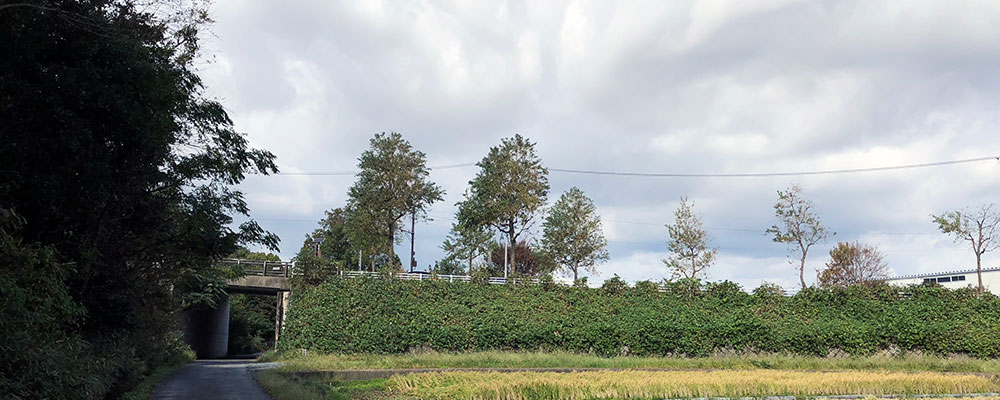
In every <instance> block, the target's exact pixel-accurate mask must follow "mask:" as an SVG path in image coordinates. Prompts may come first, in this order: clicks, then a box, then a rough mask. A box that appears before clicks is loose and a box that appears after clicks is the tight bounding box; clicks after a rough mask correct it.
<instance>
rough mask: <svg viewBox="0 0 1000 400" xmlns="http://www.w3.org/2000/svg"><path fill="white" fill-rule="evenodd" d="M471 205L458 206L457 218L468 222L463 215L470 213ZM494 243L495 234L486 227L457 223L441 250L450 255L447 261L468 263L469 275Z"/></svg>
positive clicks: (460, 204) (467, 203)
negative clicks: (477, 260) (478, 259)
mask: <svg viewBox="0 0 1000 400" xmlns="http://www.w3.org/2000/svg"><path fill="white" fill-rule="evenodd" d="M469 207H470V203H469V202H467V201H463V202H460V203H459V204H458V212H457V213H456V214H457V217H458V220H459V221H463V220H465V221H468V220H469V218H463V217H462V216H463V214H466V213H469V212H470V210H469ZM492 242H493V233H492V232H490V230H489V229H488V227H487V226H485V225H470V224H464V223H462V222H456V223H454V224H452V225H451V232H449V233H448V237H447V238H446V239H445V241H444V243H443V244H442V245H441V249H442V250H444V251H445V253H447V254H448V256H447V258H446V259H445V260H446V261H447V262H450V263H453V262H457V261H459V260H461V261H468V267H469V274H472V271H473V270H474V268H475V260H476V259H477V258H479V257H482V256H485V255H486V254H487V253H488V252H489V250H490V245H491V243H492Z"/></svg>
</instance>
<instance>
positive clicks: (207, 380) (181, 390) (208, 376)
mask: <svg viewBox="0 0 1000 400" xmlns="http://www.w3.org/2000/svg"><path fill="white" fill-rule="evenodd" d="M275 366H276V365H275V364H272V363H256V362H254V361H253V360H199V361H195V362H192V363H190V364H188V365H187V366H185V367H184V368H181V369H179V370H177V371H176V372H174V373H173V374H171V375H170V376H169V377H167V379H166V380H164V381H163V382H162V383H160V385H159V386H157V387H156V390H154V391H153V399H154V400H182V399H183V400H200V399H206V400H207V399H220V400H226V399H245V400H271V397H270V396H268V395H267V392H265V391H264V389H263V388H261V387H260V385H258V384H257V381H256V380H254V378H253V374H254V371H257V370H259V369H267V368H273V367H275Z"/></svg>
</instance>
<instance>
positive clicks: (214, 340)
mask: <svg viewBox="0 0 1000 400" xmlns="http://www.w3.org/2000/svg"><path fill="white" fill-rule="evenodd" d="M180 320H181V325H182V326H183V328H184V342H185V343H187V344H188V346H191V349H192V350H194V353H195V355H196V356H197V357H198V358H220V357H225V356H226V354H227V353H228V352H229V296H228V295H227V296H225V297H223V298H221V299H219V301H218V302H217V303H216V306H215V308H192V309H190V310H186V311H184V312H182V313H181V317H180Z"/></svg>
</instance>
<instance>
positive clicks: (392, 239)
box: [389, 222, 396, 263]
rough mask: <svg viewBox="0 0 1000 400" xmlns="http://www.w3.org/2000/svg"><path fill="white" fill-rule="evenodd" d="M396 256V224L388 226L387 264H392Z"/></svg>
mask: <svg viewBox="0 0 1000 400" xmlns="http://www.w3.org/2000/svg"><path fill="white" fill-rule="evenodd" d="M395 255H396V223H395V222H393V223H392V224H390V225H389V262H390V263H392V261H393V259H395V258H396V257H394V256H395Z"/></svg>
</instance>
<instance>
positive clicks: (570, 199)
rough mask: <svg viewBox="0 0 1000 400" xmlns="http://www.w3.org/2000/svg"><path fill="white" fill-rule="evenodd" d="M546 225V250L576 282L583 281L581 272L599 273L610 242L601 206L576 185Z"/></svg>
mask: <svg viewBox="0 0 1000 400" xmlns="http://www.w3.org/2000/svg"><path fill="white" fill-rule="evenodd" d="M543 225H544V228H543V232H544V233H543V235H542V248H543V249H544V251H545V252H546V253H547V254H548V255H549V256H550V257H551V258H552V260H553V261H554V262H555V263H556V264H558V265H559V266H560V267H561V268H563V269H564V271H566V272H569V273H572V274H573V282H576V280H577V279H579V278H580V269H583V270H584V271H587V272H590V273H597V264H600V263H602V262H605V261H607V260H608V257H609V256H608V241H607V240H606V239H604V233H603V232H602V230H601V217H600V216H599V215H597V207H595V206H594V202H593V201H591V200H590V198H588V197H587V195H585V194H584V193H583V191H582V190H580V189H579V188H577V187H575V186H574V187H573V188H570V189H569V191H567V192H566V193H563V195H562V196H560V197H559V200H558V201H556V204H555V205H554V206H552V209H550V210H549V215H548V216H547V217H546V218H545V223H544V224H543Z"/></svg>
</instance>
